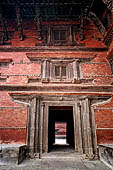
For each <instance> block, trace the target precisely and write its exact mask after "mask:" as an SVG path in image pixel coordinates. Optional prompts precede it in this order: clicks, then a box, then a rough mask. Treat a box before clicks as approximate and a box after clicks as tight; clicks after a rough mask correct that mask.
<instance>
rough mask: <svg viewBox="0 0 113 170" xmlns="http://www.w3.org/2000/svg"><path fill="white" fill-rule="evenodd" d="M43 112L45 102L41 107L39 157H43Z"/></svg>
mask: <svg viewBox="0 0 113 170" xmlns="http://www.w3.org/2000/svg"><path fill="white" fill-rule="evenodd" d="M43 114H44V104H43V103H42V104H41V108H40V122H39V145H40V148H39V158H40V159H41V158H42V151H43V150H42V149H43V148H42V147H43V146H42V145H43Z"/></svg>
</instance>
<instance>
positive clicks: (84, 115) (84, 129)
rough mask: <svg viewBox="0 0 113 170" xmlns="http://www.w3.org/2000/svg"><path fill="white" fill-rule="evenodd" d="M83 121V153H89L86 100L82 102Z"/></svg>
mask: <svg viewBox="0 0 113 170" xmlns="http://www.w3.org/2000/svg"><path fill="white" fill-rule="evenodd" d="M81 120H82V136H83V141H82V142H83V152H84V153H85V154H86V153H88V149H87V143H88V142H87V132H86V126H87V124H86V122H87V121H86V111H85V103H84V100H82V101H81Z"/></svg>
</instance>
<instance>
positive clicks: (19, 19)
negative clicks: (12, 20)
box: [16, 5, 24, 41]
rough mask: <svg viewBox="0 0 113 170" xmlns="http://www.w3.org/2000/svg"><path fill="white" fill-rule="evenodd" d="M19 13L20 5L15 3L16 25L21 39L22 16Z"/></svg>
mask: <svg viewBox="0 0 113 170" xmlns="http://www.w3.org/2000/svg"><path fill="white" fill-rule="evenodd" d="M20 13H21V11H20V6H19V5H16V16H17V27H18V32H19V37H20V41H23V40H24V35H23V27H22V18H21V14H20Z"/></svg>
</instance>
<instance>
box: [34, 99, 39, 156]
mask: <svg viewBox="0 0 113 170" xmlns="http://www.w3.org/2000/svg"><path fill="white" fill-rule="evenodd" d="M36 100H37V101H36V118H35V125H36V126H35V153H39V114H40V98H37V99H36Z"/></svg>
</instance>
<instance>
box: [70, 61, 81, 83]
mask: <svg viewBox="0 0 113 170" xmlns="http://www.w3.org/2000/svg"><path fill="white" fill-rule="evenodd" d="M72 64H73V79H74V80H77V79H79V78H80V67H79V64H80V63H79V60H75V61H74V62H73V63H72Z"/></svg>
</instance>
